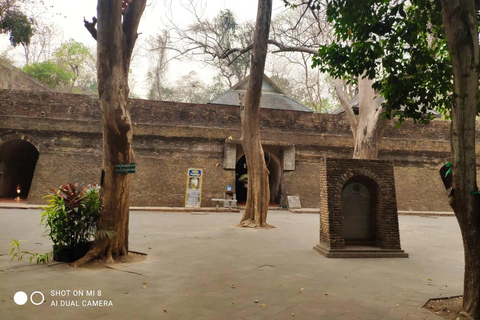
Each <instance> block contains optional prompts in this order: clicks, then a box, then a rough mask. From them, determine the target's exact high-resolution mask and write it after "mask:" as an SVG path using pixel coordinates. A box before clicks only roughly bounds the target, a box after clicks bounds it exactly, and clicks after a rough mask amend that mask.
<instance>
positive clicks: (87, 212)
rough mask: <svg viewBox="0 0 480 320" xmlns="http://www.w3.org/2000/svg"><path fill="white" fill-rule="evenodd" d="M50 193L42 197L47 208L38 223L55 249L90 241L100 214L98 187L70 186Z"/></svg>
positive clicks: (71, 246)
mask: <svg viewBox="0 0 480 320" xmlns="http://www.w3.org/2000/svg"><path fill="white" fill-rule="evenodd" d="M50 190H51V191H52V192H51V193H50V194H49V195H47V196H45V197H44V198H45V199H47V201H48V206H47V207H44V208H43V209H44V211H43V212H42V215H41V223H45V227H46V228H47V230H46V231H45V235H46V236H48V237H50V239H52V241H53V244H54V246H55V247H56V248H58V249H59V250H60V251H61V250H63V249H64V248H74V247H76V246H79V245H82V244H85V243H88V242H91V241H93V239H94V237H95V232H96V229H97V222H98V217H99V214H100V198H99V194H98V192H99V187H97V186H95V185H94V186H83V185H78V184H72V183H69V184H66V185H62V186H60V187H59V188H58V189H57V190H55V189H52V188H51V189H50Z"/></svg>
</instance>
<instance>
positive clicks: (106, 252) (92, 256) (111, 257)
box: [70, 242, 127, 268]
mask: <svg viewBox="0 0 480 320" xmlns="http://www.w3.org/2000/svg"><path fill="white" fill-rule="evenodd" d="M122 253H123V252H122ZM122 255H127V254H126V253H123V254H114V253H113V252H112V249H111V248H110V247H109V246H108V242H103V243H100V244H98V245H94V246H93V247H92V248H91V249H90V251H88V252H87V254H85V256H83V257H82V258H80V259H78V260H77V261H75V262H72V263H71V264H70V265H71V266H72V267H74V268H76V267H82V266H84V265H86V264H88V263H90V262H92V261H94V260H103V261H105V263H107V264H108V263H114V262H115V259H116V258H119V257H121V256H122Z"/></svg>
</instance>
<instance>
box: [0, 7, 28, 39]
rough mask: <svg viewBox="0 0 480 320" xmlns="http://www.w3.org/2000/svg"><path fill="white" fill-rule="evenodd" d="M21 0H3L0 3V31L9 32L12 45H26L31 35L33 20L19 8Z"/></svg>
mask: <svg viewBox="0 0 480 320" xmlns="http://www.w3.org/2000/svg"><path fill="white" fill-rule="evenodd" d="M21 2H22V0H18V1H17V0H5V1H2V2H1V3H0V32H1V33H3V34H9V35H10V37H9V39H10V43H11V44H12V45H13V46H17V45H19V44H22V45H28V44H29V43H30V38H31V37H32V35H33V28H32V23H33V20H32V19H30V18H28V17H27V16H26V15H25V14H24V13H23V12H22V10H21V8H20V3H21Z"/></svg>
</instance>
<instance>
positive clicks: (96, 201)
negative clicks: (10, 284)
mask: <svg viewBox="0 0 480 320" xmlns="http://www.w3.org/2000/svg"><path fill="white" fill-rule="evenodd" d="M99 190H100V187H98V186H96V185H88V186H84V185H78V183H77V184H72V183H69V184H66V185H62V186H60V187H59V188H58V189H56V190H55V189H52V188H50V191H51V193H50V194H48V195H47V196H45V197H44V198H45V199H47V201H48V206H46V207H43V210H44V211H43V212H42V214H41V219H40V223H42V224H43V223H44V224H45V228H46V229H47V230H45V233H44V236H48V237H50V239H52V241H53V248H54V250H53V252H49V253H45V254H39V253H35V252H30V251H25V250H21V249H20V241H19V240H15V239H12V243H11V244H10V247H11V250H10V255H11V256H12V258H11V260H10V261H12V260H13V259H15V258H17V259H18V260H19V261H20V260H22V259H23V257H24V256H25V255H26V256H30V257H29V260H30V262H31V261H32V260H33V259H36V261H37V263H47V262H49V261H50V259H51V256H52V253H53V258H54V260H57V261H75V260H77V259H79V258H81V257H82V256H83V255H84V254H85V253H86V252H87V251H88V249H89V247H90V243H91V242H92V241H93V240H94V238H95V237H96V236H97V237H102V236H106V237H109V238H112V237H114V236H115V233H114V232H110V231H100V230H97V223H98V218H99V216H100V211H101V208H100V197H99Z"/></svg>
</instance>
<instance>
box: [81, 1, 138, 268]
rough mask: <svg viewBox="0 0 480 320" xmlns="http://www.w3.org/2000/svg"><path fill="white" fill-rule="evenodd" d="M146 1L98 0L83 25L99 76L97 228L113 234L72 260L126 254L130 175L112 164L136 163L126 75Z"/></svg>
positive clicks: (111, 257) (108, 257)
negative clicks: (100, 143)
mask: <svg viewBox="0 0 480 320" xmlns="http://www.w3.org/2000/svg"><path fill="white" fill-rule="evenodd" d="M145 5H146V0H124V1H114V0H98V6H97V17H96V18H93V20H92V22H88V21H85V27H86V28H87V30H88V31H89V32H90V34H91V35H92V36H93V38H94V39H96V40H97V79H98V95H99V103H100V110H101V112H102V124H103V163H102V180H101V183H100V186H101V191H100V196H101V204H102V214H101V216H100V219H99V222H98V228H99V229H100V230H104V231H110V232H114V233H115V237H113V238H109V237H97V238H96V239H95V242H94V243H93V246H92V248H91V249H90V251H89V252H88V253H87V254H86V255H85V256H84V257H83V258H81V259H80V260H77V261H76V262H75V263H74V264H73V265H74V266H79V265H82V264H85V263H87V262H89V261H92V260H94V259H96V258H100V259H102V260H106V261H107V262H112V261H114V259H116V258H119V257H121V256H126V255H127V254H128V223H129V205H130V184H131V176H130V175H129V174H119V173H115V166H116V165H118V164H127V163H133V162H134V159H135V157H134V154H133V150H132V138H133V130H132V121H131V118H130V112H129V110H128V95H129V87H128V74H129V68H130V61H131V57H132V52H133V48H134V46H135V42H136V40H137V37H138V33H137V30H138V25H139V23H140V18H141V16H142V14H143V11H144V9H145Z"/></svg>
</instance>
